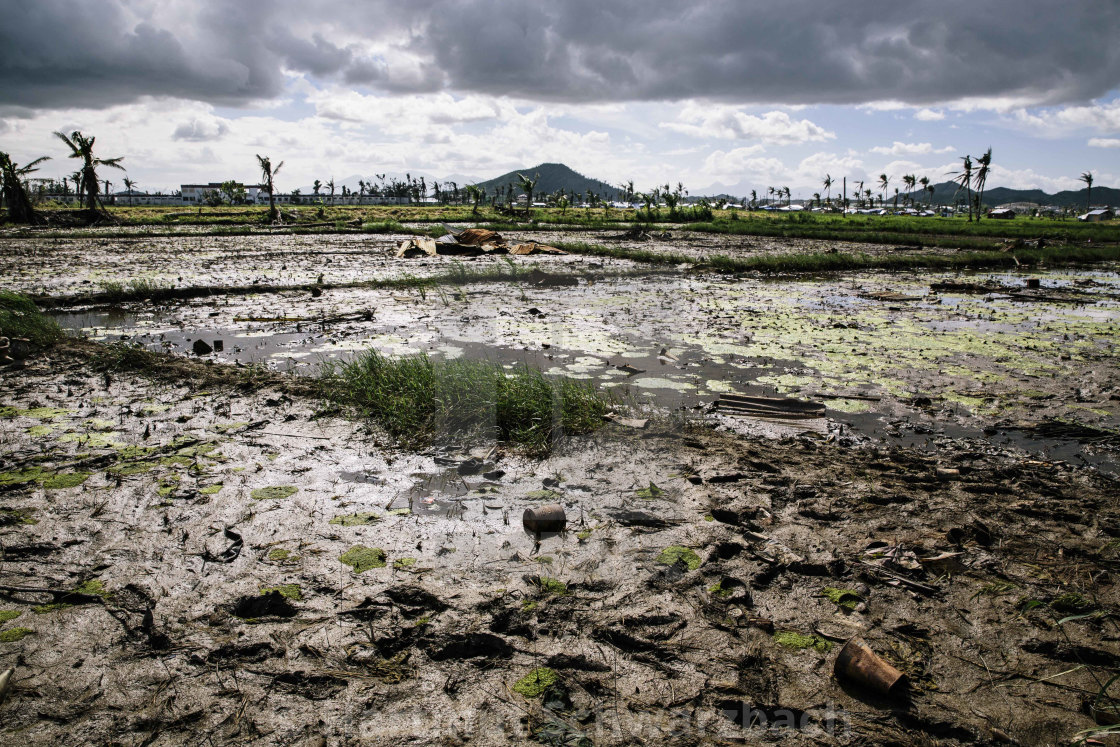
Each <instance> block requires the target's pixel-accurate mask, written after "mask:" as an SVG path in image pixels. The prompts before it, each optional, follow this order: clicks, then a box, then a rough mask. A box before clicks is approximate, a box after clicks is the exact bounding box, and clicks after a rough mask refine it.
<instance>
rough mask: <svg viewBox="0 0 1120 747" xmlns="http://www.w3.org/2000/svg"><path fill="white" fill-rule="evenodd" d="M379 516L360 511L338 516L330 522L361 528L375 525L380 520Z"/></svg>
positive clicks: (370, 512)
mask: <svg viewBox="0 0 1120 747" xmlns="http://www.w3.org/2000/svg"><path fill="white" fill-rule="evenodd" d="M378 518H379V517H378V516H377V514H375V513H373V512H372V511H360V512H358V513H356V514H343V515H341V516H336V517H334V518H333V519H331V520H330V523H331V524H337V525H338V526H343V527H359V526H363V525H365V524H373V523H375V522H376V521H377V520H378Z"/></svg>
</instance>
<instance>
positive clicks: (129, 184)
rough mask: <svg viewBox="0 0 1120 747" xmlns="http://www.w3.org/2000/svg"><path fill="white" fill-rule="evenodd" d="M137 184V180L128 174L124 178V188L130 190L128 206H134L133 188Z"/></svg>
mask: <svg viewBox="0 0 1120 747" xmlns="http://www.w3.org/2000/svg"><path fill="white" fill-rule="evenodd" d="M135 186H136V182H135V181H134V180H132V179H129V178H128V177H127V176H126V177H125V178H124V188H125V191H127V192H128V206H129V207H132V188H133V187H135Z"/></svg>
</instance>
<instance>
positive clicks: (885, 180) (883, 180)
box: [879, 174, 891, 205]
mask: <svg viewBox="0 0 1120 747" xmlns="http://www.w3.org/2000/svg"><path fill="white" fill-rule="evenodd" d="M890 183H891V178H890V177H889V176H887V175H886V174H879V190H880V191H881V192H882V199H880V200H879V204H880V205H882V204H883V203H884V202H886V200H887V186H888V185H889V184H890Z"/></svg>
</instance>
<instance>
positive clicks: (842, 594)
mask: <svg viewBox="0 0 1120 747" xmlns="http://www.w3.org/2000/svg"><path fill="white" fill-rule="evenodd" d="M821 594H822V595H823V596H824V598H825V599H827V600H829V601H830V602H832V603H833V604H835V605H836V606H837V607H840V608H841V609H845V610H854V609H855V608H856V605H858V604H859V603H860V599H861V597H860V595H859V594H857V593H855V592H854V591H852V590H851V589H838V588H836V587H833V586H826V587H825V588H824V589H822V590H821Z"/></svg>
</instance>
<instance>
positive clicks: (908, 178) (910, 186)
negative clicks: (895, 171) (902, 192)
mask: <svg viewBox="0 0 1120 747" xmlns="http://www.w3.org/2000/svg"><path fill="white" fill-rule="evenodd" d="M902 183H903V184H905V185H906V197H905V198H904V199H903V200H902V204H904V205H905V204H906V201H907V200H909V201H910V202H913V201H914V198H913V197H912V196H911V195H912V193H913V192H914V185H915V184H917V183H918V180H917V179H915V178H914V175H913V174H905V175H904V176H903V177H902Z"/></svg>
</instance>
